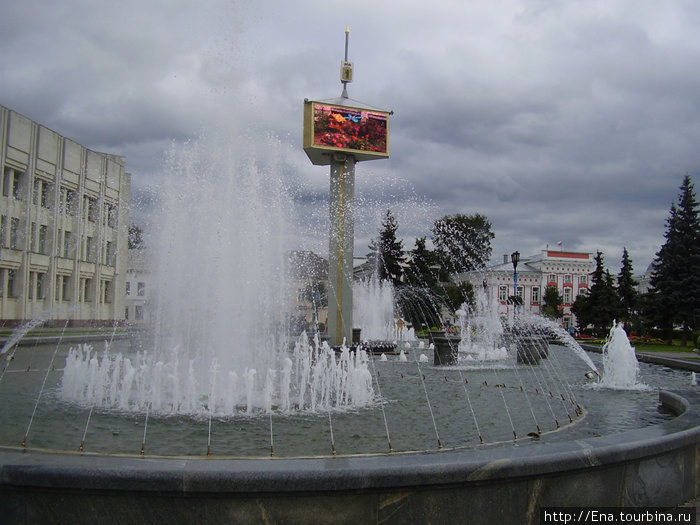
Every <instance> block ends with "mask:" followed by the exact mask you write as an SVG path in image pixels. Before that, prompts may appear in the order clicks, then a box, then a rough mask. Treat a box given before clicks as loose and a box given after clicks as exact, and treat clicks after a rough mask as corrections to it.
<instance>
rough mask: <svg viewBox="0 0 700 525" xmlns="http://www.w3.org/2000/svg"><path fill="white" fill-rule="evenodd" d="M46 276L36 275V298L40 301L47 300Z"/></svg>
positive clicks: (42, 274) (43, 274)
mask: <svg viewBox="0 0 700 525" xmlns="http://www.w3.org/2000/svg"><path fill="white" fill-rule="evenodd" d="M45 285H46V274H45V273H37V274H36V298H37V299H38V300H40V301H43V300H44V299H46V286H45Z"/></svg>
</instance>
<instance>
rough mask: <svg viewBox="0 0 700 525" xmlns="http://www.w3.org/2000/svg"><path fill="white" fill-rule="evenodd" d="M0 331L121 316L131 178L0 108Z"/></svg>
mask: <svg viewBox="0 0 700 525" xmlns="http://www.w3.org/2000/svg"><path fill="white" fill-rule="evenodd" d="M0 173H1V174H2V177H1V178H0V221H1V222H0V325H3V326H11V325H13V324H17V323H18V322H21V321H22V320H27V319H37V318H42V319H46V320H47V321H48V322H49V323H52V324H55V325H59V326H63V325H65V322H66V321H69V322H70V323H71V325H74V326H75V325H86V324H90V323H93V324H111V323H113V322H114V321H115V320H117V321H120V320H123V319H124V314H125V306H124V289H125V279H126V269H127V252H128V250H127V238H128V222H129V194H130V185H131V175H130V174H129V173H126V172H125V171H124V159H123V158H122V157H119V156H116V155H110V154H106V153H98V152H95V151H91V150H89V149H87V148H85V147H84V146H82V145H80V144H78V143H77V142H75V141H73V140H71V139H69V138H66V137H63V136H61V135H59V134H58V133H56V132H55V131H52V130H50V129H48V128H46V127H44V126H42V125H41V124H38V123H36V122H33V121H32V120H30V119H29V118H27V117H25V116H23V115H21V114H19V113H17V112H15V111H12V110H10V109H8V108H6V107H4V106H0Z"/></svg>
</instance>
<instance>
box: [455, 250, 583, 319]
mask: <svg viewBox="0 0 700 525" xmlns="http://www.w3.org/2000/svg"><path fill="white" fill-rule="evenodd" d="M594 269H595V260H594V259H593V255H592V254H590V253H579V252H568V251H567V252H565V251H556V250H542V252H540V253H539V254H537V255H533V256H531V257H522V258H521V259H520V261H519V263H518V266H517V275H518V285H517V296H518V297H520V298H521V299H522V306H520V307H519V308H521V309H522V311H525V312H531V313H540V311H541V308H542V300H543V297H544V292H545V290H546V289H547V287H549V286H554V287H556V288H557V290H558V291H559V294H560V295H561V296H562V298H563V302H562V314H563V317H562V325H563V326H564V328H568V327H569V326H571V325H574V326H575V325H576V316H575V315H574V314H573V313H572V311H571V306H572V305H573V304H574V301H576V298H577V297H578V296H579V295H581V294H587V293H588V287H589V285H590V276H591V273H593V270H594ZM513 274H514V272H513V264H512V262H511V259H510V256H508V255H504V256H503V262H502V263H500V264H497V265H494V266H490V267H487V268H485V269H483V270H478V271H471V272H466V273H463V274H459V275H458V276H457V277H456V279H455V280H456V281H457V282H464V281H469V282H470V283H471V284H472V285H473V286H474V287H475V288H476V287H483V288H484V289H485V291H486V294H487V297H488V300H489V304H493V302H495V303H496V304H498V312H499V314H500V315H503V316H507V315H509V313H511V312H512V310H513V308H514V306H513V305H512V304H509V301H508V298H509V297H511V296H512V295H513V292H514V290H513V286H514V275H513Z"/></svg>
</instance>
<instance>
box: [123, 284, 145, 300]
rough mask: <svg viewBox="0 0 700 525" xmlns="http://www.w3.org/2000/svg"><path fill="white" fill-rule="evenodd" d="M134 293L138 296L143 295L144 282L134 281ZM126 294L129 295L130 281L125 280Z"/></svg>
mask: <svg viewBox="0 0 700 525" xmlns="http://www.w3.org/2000/svg"><path fill="white" fill-rule="evenodd" d="M136 295H137V296H138V297H143V296H145V295H146V283H144V282H138V283H136ZM126 296H127V297H129V296H131V282H130V281H126Z"/></svg>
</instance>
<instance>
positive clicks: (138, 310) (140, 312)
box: [134, 304, 143, 321]
mask: <svg viewBox="0 0 700 525" xmlns="http://www.w3.org/2000/svg"><path fill="white" fill-rule="evenodd" d="M134 308H135V309H136V315H135V316H134V317H135V319H136V320H137V321H143V306H140V305H138V304H137V305H136V306H135V307H134Z"/></svg>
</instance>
